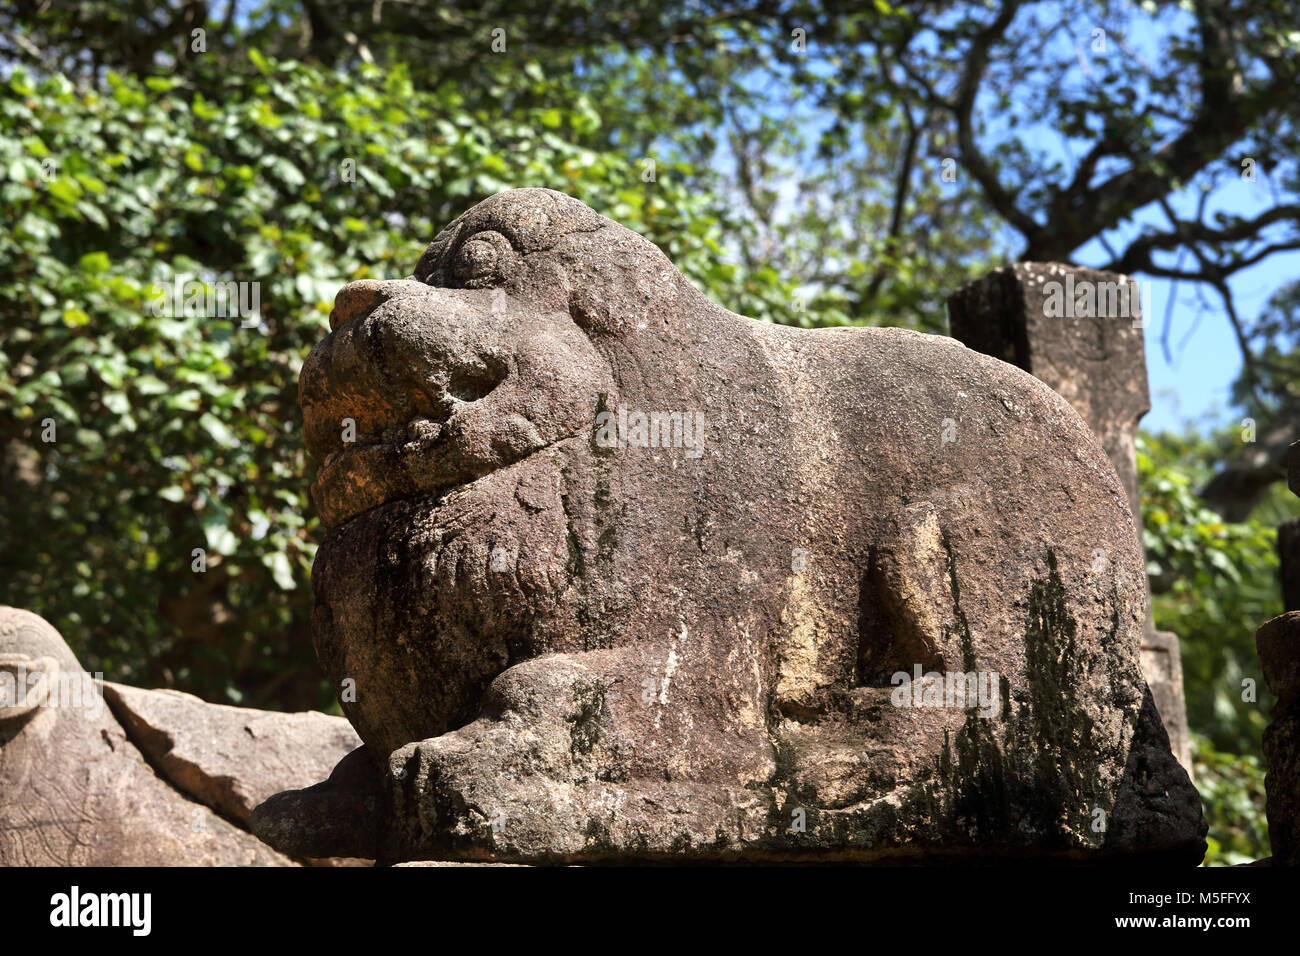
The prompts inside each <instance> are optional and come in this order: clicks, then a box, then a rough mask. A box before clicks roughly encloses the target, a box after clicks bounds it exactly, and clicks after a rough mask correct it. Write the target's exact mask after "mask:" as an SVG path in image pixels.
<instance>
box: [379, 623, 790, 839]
mask: <svg viewBox="0 0 1300 956" xmlns="http://www.w3.org/2000/svg"><path fill="white" fill-rule="evenodd" d="M680 661H681V658H680V657H678V656H677V654H676V652H675V651H673V650H672V649H671V648H669V649H666V650H662V651H660V652H654V651H647V650H646V649H645V648H640V647H632V648H619V649H614V650H604V651H592V652H587V653H582V654H554V655H549V656H546V657H542V658H537V659H534V660H531V661H527V662H524V663H521V664H519V665H516V666H515V667H512V668H510V669H509V670H507V671H505V672H504V673H502V674H501V675H500V676H499V677H498V678H497V679H496V680H495V681H494V682H493V684H492V686H491V688H490V690H489V692H488V695H487V697H486V699H485V701H484V707H483V713H482V716H480V717H479V719H477V720H475V721H473V722H472V723H470V724H468V725H466V726H464V727H462V728H460V729H458V730H455V731H452V732H450V733H447V734H443V735H442V736H440V737H435V738H431V739H428V740H423V741H418V742H415V743H411V744H407V745H406V746H404V747H402V748H400V749H398V750H397V751H395V752H394V753H393V754H392V755H391V756H390V758H389V762H388V782H389V787H390V792H391V794H392V805H393V819H394V821H395V826H394V829H393V831H392V832H391V834H390V848H389V850H390V853H391V855H392V857H393V858H394V859H417V858H421V857H423V858H438V857H441V858H447V857H452V858H465V859H497V860H518V861H539V862H540V861H563V860H595V859H600V858H602V857H615V856H617V857H619V858H621V859H628V858H631V857H642V858H654V857H657V856H666V855H671V854H680V853H688V854H690V855H692V856H696V857H699V856H706V857H707V856H713V855H725V854H727V853H729V852H735V851H737V850H739V849H740V848H742V847H743V846H746V845H752V844H753V843H755V842H756V841H758V840H761V839H762V837H763V835H764V833H765V832H766V830H767V827H768V818H769V811H770V804H771V794H770V791H768V789H767V788H766V787H765V784H766V782H767V781H768V780H769V779H770V778H771V776H772V773H773V771H774V763H773V758H772V751H771V746H770V743H769V742H768V739H767V735H766V733H765V726H764V708H763V706H762V686H761V680H759V679H757V677H756V676H755V677H748V678H747V677H746V675H745V673H744V672H743V669H728V668H725V667H724V668H716V667H715V668H714V669H713V671H712V672H711V673H706V672H704V671H703V670H702V669H696V668H693V667H690V666H682V665H681V663H680ZM674 663H676V664H677V666H672V665H673V664H674ZM749 673H751V674H755V673H756V669H751V670H750V672H749Z"/></svg>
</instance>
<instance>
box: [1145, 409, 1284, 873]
mask: <svg viewBox="0 0 1300 956" xmlns="http://www.w3.org/2000/svg"><path fill="white" fill-rule="evenodd" d="M1229 441H1230V438H1229V436H1228V435H1226V434H1225V435H1222V436H1215V437H1203V436H1201V435H1199V434H1197V433H1196V432H1195V431H1189V432H1188V433H1187V434H1185V435H1171V434H1162V435H1158V436H1157V435H1149V434H1143V435H1142V436H1141V437H1140V438H1139V441H1138V478H1139V482H1140V485H1141V491H1142V514H1143V523H1144V525H1145V531H1144V534H1145V542H1146V550H1147V570H1148V574H1149V575H1150V578H1151V586H1152V592H1153V597H1152V602H1153V613H1154V615H1155V622H1156V626H1157V627H1160V628H1161V629H1164V630H1170V631H1173V632H1174V633H1176V634H1177V635H1178V638H1179V643H1180V645H1181V648H1182V659H1183V688H1184V692H1185V694H1186V697H1187V722H1188V725H1189V726H1190V728H1191V729H1192V731H1193V735H1192V749H1193V761H1194V769H1195V774H1196V786H1197V789H1198V790H1199V791H1200V793H1201V799H1202V801H1203V803H1204V806H1205V815H1206V819H1207V820H1208V821H1209V825H1210V833H1209V844H1210V848H1209V851H1208V854H1207V856H1206V864H1207V865H1232V864H1235V863H1244V862H1249V861H1251V860H1257V859H1260V858H1262V857H1265V856H1268V855H1269V843H1268V828H1267V825H1266V824H1265V821H1264V769H1263V757H1262V753H1261V750H1260V739H1261V734H1262V732H1263V729H1264V727H1265V726H1266V725H1267V723H1268V718H1269V712H1270V710H1271V709H1272V707H1273V705H1274V703H1275V700H1274V699H1273V697H1272V695H1270V694H1269V693H1268V691H1267V690H1266V689H1265V687H1264V681H1263V675H1262V674H1261V672H1260V666H1259V657H1258V655H1257V653H1256V650H1255V631H1256V630H1257V629H1258V627H1259V626H1260V625H1261V624H1263V623H1264V621H1266V620H1268V619H1269V618H1270V617H1273V616H1274V615H1276V614H1279V613H1281V610H1282V607H1281V594H1280V590H1279V585H1278V579H1277V565H1278V559H1277V552H1276V538H1277V532H1276V524H1277V522H1278V520H1280V519H1281V518H1283V517H1285V516H1286V515H1288V514H1292V515H1294V514H1296V513H1300V502H1296V501H1295V499H1294V498H1291V497H1290V496H1288V495H1286V493H1285V489H1281V488H1279V489H1278V493H1277V494H1275V495H1272V496H1270V497H1269V499H1268V500H1266V501H1264V502H1263V503H1261V504H1260V505H1259V506H1258V507H1257V508H1256V509H1255V512H1254V513H1253V514H1252V515H1251V517H1250V518H1249V519H1248V520H1247V521H1244V522H1241V523H1229V522H1225V521H1224V520H1223V519H1222V518H1220V517H1219V515H1218V514H1217V513H1216V512H1214V511H1211V510H1209V509H1208V508H1206V507H1205V506H1204V505H1202V504H1201V502H1200V500H1199V499H1198V498H1197V497H1196V491H1197V489H1199V488H1201V487H1203V486H1204V484H1205V482H1206V480H1207V479H1208V478H1209V475H1210V473H1211V465H1212V463H1213V462H1215V461H1218V460H1222V457H1223V455H1224V451H1225V447H1226V443H1227V442H1229ZM1243 681H1247V682H1249V683H1247V684H1245V685H1243ZM1250 690H1253V692H1254V694H1253V695H1252V694H1251V693H1250V692H1249V691H1250Z"/></svg>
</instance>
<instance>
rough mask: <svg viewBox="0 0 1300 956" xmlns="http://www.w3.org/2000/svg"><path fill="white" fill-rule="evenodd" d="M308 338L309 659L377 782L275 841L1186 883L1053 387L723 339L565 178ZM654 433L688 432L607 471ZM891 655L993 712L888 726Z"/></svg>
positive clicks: (708, 317) (1121, 572)
mask: <svg viewBox="0 0 1300 956" xmlns="http://www.w3.org/2000/svg"><path fill="white" fill-rule="evenodd" d="M331 327H332V329H333V331H332V333H331V334H330V335H329V336H328V337H327V338H326V339H325V340H324V341H323V342H322V343H321V344H320V345H318V346H317V348H316V349H315V350H313V352H312V354H311V355H310V356H309V357H308V359H307V361H306V363H305V364H304V368H303V372H302V377H301V383H300V395H301V401H302V405H303V412H304V431H305V436H306V440H307V444H308V448H309V450H310V451H311V453H312V454H313V456H314V457H316V458H317V459H318V460H319V461H322V463H323V464H322V466H321V468H320V471H319V473H318V476H317V480H316V483H315V486H314V488H313V494H314V496H315V499H316V502H317V505H318V508H319V511H320V513H321V516H322V519H323V521H324V524H325V528H326V531H327V533H326V536H325V539H324V541H323V544H322V546H321V548H320V551H319V554H318V557H317V561H316V566H315V569H314V571H313V575H312V578H313V586H314V588H315V592H316V600H317V603H316V609H315V613H314V618H313V628H314V639H315V643H316V649H317V652H318V655H319V657H320V659H321V662H322V665H323V666H324V668H325V670H326V673H327V674H328V675H329V676H330V678H331V680H332V681H334V682H335V684H336V686H339V687H340V688H342V687H344V686H347V687H348V688H350V689H351V688H354V689H355V700H353V699H351V694H350V693H349V694H348V695H345V696H344V697H343V707H344V710H345V713H346V714H347V715H348V717H349V719H350V720H351V721H352V722H353V725H354V726H355V727H356V728H357V730H358V732H359V733H360V735H361V738H362V739H363V740H364V741H365V742H366V751H364V752H363V753H366V752H373V753H374V755H375V757H374V760H373V762H372V763H371V764H369V765H367V763H366V760H367V759H369V758H362V757H357V756H350V757H349V758H348V759H347V760H346V761H345V764H347V766H341V767H340V768H339V770H338V771H337V772H336V773H335V775H334V776H333V777H332V778H331V780H329V781H326V782H325V783H322V784H320V785H318V787H314V788H309V789H307V790H300V791H296V792H294V793H291V794H285V795H280V796H279V797H276V798H273V799H272V800H271V801H268V803H266V804H263V805H262V806H261V807H259V808H258V809H257V811H256V812H255V813H254V815H253V819H252V826H253V829H254V832H256V833H258V834H260V835H262V836H263V837H264V838H265V839H267V840H268V841H269V842H271V843H272V844H273V845H276V846H279V847H281V848H283V849H285V850H287V851H290V852H293V853H303V854H306V855H319V854H321V853H325V852H343V853H350V854H358V853H362V852H365V851H366V850H367V849H368V848H370V847H374V852H376V853H378V854H381V855H382V857H383V858H384V859H386V860H389V861H395V860H403V859H424V860H429V859H463V860H475V859H477V860H498V861H502V860H504V861H548V862H563V861H577V862H582V861H591V860H601V859H618V860H638V859H640V860H650V859H701V860H708V859H726V858H737V857H739V858H746V859H780V860H797V859H817V860H836V859H843V860H860V861H904V860H912V861H915V860H943V859H970V858H973V857H976V858H979V859H990V858H998V857H1006V858H1033V859H1044V858H1057V859H1080V858H1086V859H1094V860H1100V859H1106V858H1122V859H1130V860H1131V859H1134V858H1139V857H1145V858H1151V859H1168V860H1177V861H1182V862H1186V863H1195V862H1197V861H1199V859H1200V857H1201V854H1202V852H1203V849H1204V841H1203V835H1204V832H1205V826H1204V822H1203V820H1202V818H1201V814H1200V805H1199V799H1198V797H1197V795H1196V792H1195V790H1194V789H1193V788H1192V787H1191V785H1190V783H1189V782H1188V780H1187V777H1186V774H1185V773H1184V772H1183V771H1182V770H1181V768H1180V767H1179V766H1178V764H1177V763H1176V761H1175V760H1174V758H1173V756H1172V755H1171V754H1170V752H1169V744H1168V739H1167V737H1166V736H1165V733H1164V731H1163V729H1162V727H1161V726H1160V724H1159V721H1158V719H1156V717H1155V710H1154V705H1153V703H1152V700H1151V697H1150V693H1149V692H1148V691H1147V689H1146V686H1145V684H1144V682H1143V680H1142V676H1141V672H1140V665H1139V638H1140V636H1141V632H1142V621H1143V617H1144V615H1145V586H1144V580H1145V579H1144V574H1143V567H1142V563H1141V558H1140V552H1139V550H1138V547H1137V533H1136V528H1135V525H1134V521H1133V517H1132V513H1131V512H1130V510H1129V507H1128V503H1127V500H1126V498H1125V495H1124V489H1123V487H1122V485H1121V484H1120V482H1119V480H1118V479H1117V478H1116V475H1115V471H1114V468H1113V467H1112V466H1111V464H1110V462H1109V461H1108V460H1107V458H1106V455H1105V452H1104V451H1103V449H1102V448H1101V447H1100V446H1099V445H1098V444H1097V442H1096V440H1095V439H1094V438H1093V437H1092V435H1091V434H1090V433H1089V431H1088V429H1087V427H1086V426H1085V424H1084V423H1083V421H1082V420H1081V419H1080V418H1079V416H1078V415H1077V414H1076V413H1075V412H1074V410H1072V409H1071V408H1070V406H1069V404H1068V403H1067V402H1066V401H1064V400H1063V399H1062V398H1061V397H1060V396H1059V395H1057V394H1055V393H1054V392H1052V390H1051V389H1049V388H1048V387H1047V386H1045V385H1044V384H1043V383H1042V382H1040V381H1038V380H1036V379H1035V378H1033V377H1032V376H1029V375H1027V374H1025V373H1023V372H1021V371H1020V370H1018V369H1016V368H1013V367H1011V366H1009V365H1006V364H1004V363H1002V362H999V361H996V360H994V359H992V358H989V357H988V356H985V355H981V354H979V353H977V352H974V351H971V350H968V349H966V348H964V347H963V346H961V345H960V344H959V343H957V342H955V341H953V340H951V339H946V338H942V337H936V336H925V335H919V334H916V333H912V332H907V331H902V330H897V329H867V328H854V329H837V330H819V331H808V330H802V329H795V328H788V327H782V326H774V325H767V324H763V323H758V322H754V321H752V320H750V319H746V318H743V317H741V316H738V315H735V314H733V313H730V312H728V311H726V310H725V309H722V308H720V307H719V306H717V305H714V304H713V303H711V302H709V301H708V300H707V299H706V298H705V297H704V296H703V295H702V294H701V293H700V292H699V291H697V290H696V289H695V288H694V287H693V286H692V285H691V284H690V283H689V282H687V281H686V280H685V279H684V278H683V277H682V275H681V274H680V273H679V272H678V271H677V270H676V269H675V268H674V267H673V265H672V263H671V262H669V260H668V259H667V258H666V257H665V256H664V255H663V254H662V253H661V252H660V251H659V250H658V249H657V248H656V247H654V246H653V245H652V244H650V243H649V242H647V241H645V240H644V239H642V238H640V237H639V236H637V235H635V234H633V233H632V232H630V231H628V230H626V229H624V228H622V227H621V226H619V225H617V224H615V223H613V222H611V221H609V220H606V219H603V218H601V217H600V216H598V215H597V214H596V213H594V212H593V211H592V210H590V209H588V208H587V207H586V206H583V205H582V204H581V203H578V202H576V201H575V200H572V199H570V198H568V197H565V196H563V195H561V194H559V193H555V192H551V191H548V190H514V191H510V192H507V193H503V194H501V195H498V196H496V197H493V198H492V199H489V200H487V201H485V202H483V203H480V204H479V205H478V206H476V207H474V208H473V209H472V210H470V211H469V212H468V213H466V214H465V215H464V216H462V217H461V218H459V219H458V220H456V221H455V222H454V223H452V224H451V225H450V226H449V227H448V228H447V229H445V230H444V231H443V232H442V233H441V234H440V235H439V236H438V237H437V239H435V240H434V242H433V243H432V245H430V246H429V249H428V251H427V252H426V253H425V254H424V256H423V258H422V259H421V260H420V262H419V263H418V265H417V266H416V270H415V275H414V277H413V278H411V279H407V280H401V281H394V282H362V283H354V284H352V285H349V286H347V287H345V288H344V289H343V290H342V291H341V292H340V293H339V296H338V299H337V300H336V303H335V310H334V313H333V315H332V317H331ZM651 412H658V413H671V412H675V413H678V424H679V425H680V424H682V423H683V422H684V423H686V424H688V425H690V426H694V425H695V424H696V422H697V421H698V422H699V426H700V427H699V430H698V432H696V431H695V429H694V427H692V428H691V430H690V431H685V430H683V429H680V428H679V429H678V431H677V432H676V435H677V438H678V439H679V441H678V442H677V443H676V447H663V445H664V444H665V443H663V442H660V443H658V446H656V447H646V445H647V444H650V445H654V443H653V442H642V441H640V439H641V438H643V437H647V436H643V435H642V434H641V433H640V432H635V431H632V432H630V433H624V437H625V438H630V439H631V440H629V441H626V442H620V441H614V442H613V443H612V447H611V442H610V441H609V439H610V438H611V437H613V438H617V431H618V430H617V429H615V434H614V435H611V433H610V418H609V416H610V415H612V416H613V419H614V421H615V422H618V421H619V420H620V419H625V420H626V421H627V422H628V424H629V426H632V425H634V424H635V423H636V421H637V418H636V416H637V415H639V414H641V413H646V414H648V413H651ZM349 420H350V425H351V427H355V433H356V434H355V438H356V440H355V442H351V443H349V442H346V441H345V436H347V435H348V431H347V429H348V428H349V427H350V425H349ZM667 444H668V445H672V444H673V443H672V442H671V441H669V442H667ZM1099 548H1100V549H1104V551H1105V553H1106V554H1107V555H1108V556H1109V559H1108V560H1107V561H1106V562H1103V563H1100V564H1099V563H1097V562H1096V560H1095V556H1094V552H1095V551H1096V550H1097V549H1099ZM914 667H916V668H921V669H923V670H932V671H935V672H940V673H942V672H951V673H954V674H955V673H971V674H973V675H975V676H976V677H977V678H981V679H984V680H987V681H988V683H987V684H985V685H984V686H985V687H986V688H987V690H988V691H990V692H991V693H990V694H989V696H988V697H987V699H986V700H985V701H984V704H986V706H984V707H982V708H981V707H980V706H974V707H968V706H963V704H965V703H967V702H966V701H963V700H960V699H958V700H950V701H949V704H950V705H949V706H933V707H927V706H918V707H911V706H898V705H897V704H898V703H899V702H900V701H901V697H900V691H901V689H902V688H900V687H897V686H895V684H894V683H893V678H894V675H896V674H898V673H903V674H905V675H911V674H912V673H913V672H914V670H913V669H914ZM345 682H347V683H346V684H345ZM353 682H354V683H353ZM919 703H922V704H924V703H927V699H926V698H924V697H922V698H920V700H919ZM981 710H983V712H984V713H985V714H986V716H981V715H980V714H981ZM369 773H373V777H368V774H369ZM376 793H378V794H379V795H380V796H379V797H378V799H380V800H381V801H382V803H383V807H384V810H383V812H382V813H380V814H376V815H371V816H369V817H367V818H365V819H362V817H363V816H365V815H363V814H361V813H343V814H340V810H339V808H340V807H361V806H368V805H372V803H368V801H374V800H375V799H376V796H375V795H376ZM376 819H378V820H379V821H380V823H381V824H382V826H381V832H379V833H375V832H374V829H373V827H374V820H376ZM349 827H351V829H350V830H349ZM336 847H337V848H336Z"/></svg>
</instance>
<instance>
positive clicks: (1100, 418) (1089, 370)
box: [948, 262, 1192, 773]
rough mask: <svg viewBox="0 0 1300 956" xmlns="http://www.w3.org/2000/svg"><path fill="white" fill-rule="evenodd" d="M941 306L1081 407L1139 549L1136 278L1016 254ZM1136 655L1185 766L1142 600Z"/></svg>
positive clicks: (1177, 662) (979, 339)
mask: <svg viewBox="0 0 1300 956" xmlns="http://www.w3.org/2000/svg"><path fill="white" fill-rule="evenodd" d="M948 314H949V318H950V324H951V328H952V334H953V337H954V338H956V339H959V340H960V341H962V342H964V343H965V344H966V345H968V346H970V347H971V348H973V349H977V350H978V351H981V352H984V353H985V354H987V355H993V356H996V357H997V358H1000V359H1002V360H1003V361H1006V362H1010V363H1012V364H1013V365H1015V366H1016V367H1018V368H1022V369H1024V370H1025V371H1026V372H1029V373H1030V374H1032V375H1033V376H1034V377H1035V378H1038V379H1040V380H1042V381H1044V382H1046V383H1047V384H1048V385H1049V386H1051V388H1052V389H1053V390H1054V391H1055V392H1057V393H1058V394H1059V395H1062V396H1064V397H1065V399H1066V400H1067V401H1068V402H1069V403H1070V405H1071V406H1073V408H1074V410H1075V411H1077V412H1078V413H1079V414H1080V415H1081V416H1083V420H1084V421H1085V422H1087V423H1088V427H1089V428H1090V429H1091V430H1092V433H1093V434H1094V435H1096V436H1097V438H1098V439H1100V440H1101V444H1102V447H1103V448H1104V449H1106V454H1107V456H1108V457H1109V458H1110V461H1111V464H1112V465H1114V466H1115V471H1116V473H1117V474H1118V475H1119V479H1120V483H1121V484H1122V485H1123V486H1124V494H1125V497H1126V498H1127V500H1128V502H1129V507H1130V508H1131V509H1132V511H1133V521H1134V526H1135V528H1136V529H1138V531H1139V533H1138V548H1139V551H1141V550H1142V539H1141V533H1140V529H1141V527H1142V500H1141V497H1140V496H1139V493H1138V480H1137V456H1136V446H1135V443H1136V440H1137V430H1138V422H1139V421H1141V419H1142V416H1143V415H1145V414H1146V413H1147V412H1148V411H1150V410H1151V399H1150V393H1149V391H1148V388H1147V367H1146V357H1145V355H1146V353H1145V342H1144V332H1143V322H1142V314H1141V302H1140V296H1139V288H1138V285H1137V283H1135V282H1134V281H1133V280H1131V279H1129V278H1128V277H1127V276H1121V275H1117V274H1115V273H1110V272H1100V271H1097V270H1095V269H1082V268H1078V267H1075V266H1068V265H1062V264H1060V263H1055V262H1046V263H1044V262H1017V263H1015V264H1013V265H1009V266H1006V267H1004V268H1002V269H999V270H997V271H995V272H993V273H991V274H989V275H987V276H984V277H983V278H980V279H977V280H975V281H973V282H969V283H967V284H966V285H965V286H963V287H962V288H961V289H959V290H958V291H957V292H955V293H953V295H952V296H950V297H949V299H948ZM1102 557H1103V558H1105V555H1103V556H1102ZM1144 567H1145V561H1144ZM1142 664H1143V676H1144V677H1145V678H1146V681H1147V684H1149V685H1150V687H1151V692H1152V694H1153V695H1154V696H1155V700H1156V706H1157V707H1158V708H1159V710H1160V714H1161V715H1162V717H1163V718H1164V724H1165V729H1166V731H1167V732H1168V734H1169V739H1170V742H1171V745H1172V748H1173V752H1174V754H1175V756H1177V757H1178V760H1179V762H1180V763H1181V764H1182V765H1183V767H1184V768H1185V769H1186V770H1187V771H1188V772H1189V773H1190V772H1191V767H1192V760H1191V750H1190V744H1191V740H1190V737H1189V735H1188V732H1187V703H1186V699H1185V697H1184V694H1183V678H1182V655H1181V653H1180V651H1179V647H1178V637H1177V635H1175V634H1173V633H1170V632H1168V631H1157V630H1156V628H1155V622H1154V620H1153V619H1152V617H1151V613H1150V602H1149V601H1148V610H1147V617H1146V621H1145V622H1144V629H1143V639H1142Z"/></svg>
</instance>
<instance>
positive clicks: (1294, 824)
mask: <svg viewBox="0 0 1300 956" xmlns="http://www.w3.org/2000/svg"><path fill="white" fill-rule="evenodd" d="M1287 485H1288V486H1289V487H1290V489H1291V492H1292V493H1293V494H1295V495H1300V442H1296V443H1295V444H1294V445H1292V446H1291V449H1290V454H1289V458H1288V462H1287ZM1292 527H1294V525H1293V526H1292ZM1283 553H1284V554H1285V551H1284V552H1283ZM1287 570H1288V566H1287V565H1286V563H1285V562H1284V564H1283V577H1282V581H1283V592H1284V595H1286V604H1285V607H1286V613H1284V614H1280V615H1278V616H1277V617H1275V618H1273V619H1272V620H1271V621H1268V622H1266V623H1265V624H1264V626H1263V627H1261V628H1260V629H1259V631H1258V632H1257V633H1256V635H1255V646H1256V648H1257V649H1258V651H1259V660H1260V663H1261V664H1262V665H1263V669H1264V683H1265V685H1266V686H1267V687H1268V690H1269V693H1271V694H1272V695H1273V696H1274V697H1276V698H1277V704H1276V706H1275V707H1274V709H1273V720H1272V722H1271V723H1270V724H1269V725H1268V727H1266V728H1265V729H1264V741H1263V743H1264V761H1265V764H1266V766H1267V768H1268V770H1267V775H1266V776H1265V778H1264V790H1265V793H1266V805H1265V813H1266V815H1267V816H1268V836H1269V842H1270V843H1271V844H1272V847H1273V858H1272V861H1273V864H1274V865H1275V866H1300V609H1297V608H1296V607H1295V605H1294V604H1293V603H1292V601H1291V596H1292V595H1291V593H1290V592H1288V590H1287V589H1288V585H1290V584H1294V581H1295V573H1296V568H1295V567H1294V565H1291V566H1290V569H1289V570H1290V572H1291V574H1290V576H1288V574H1287Z"/></svg>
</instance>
